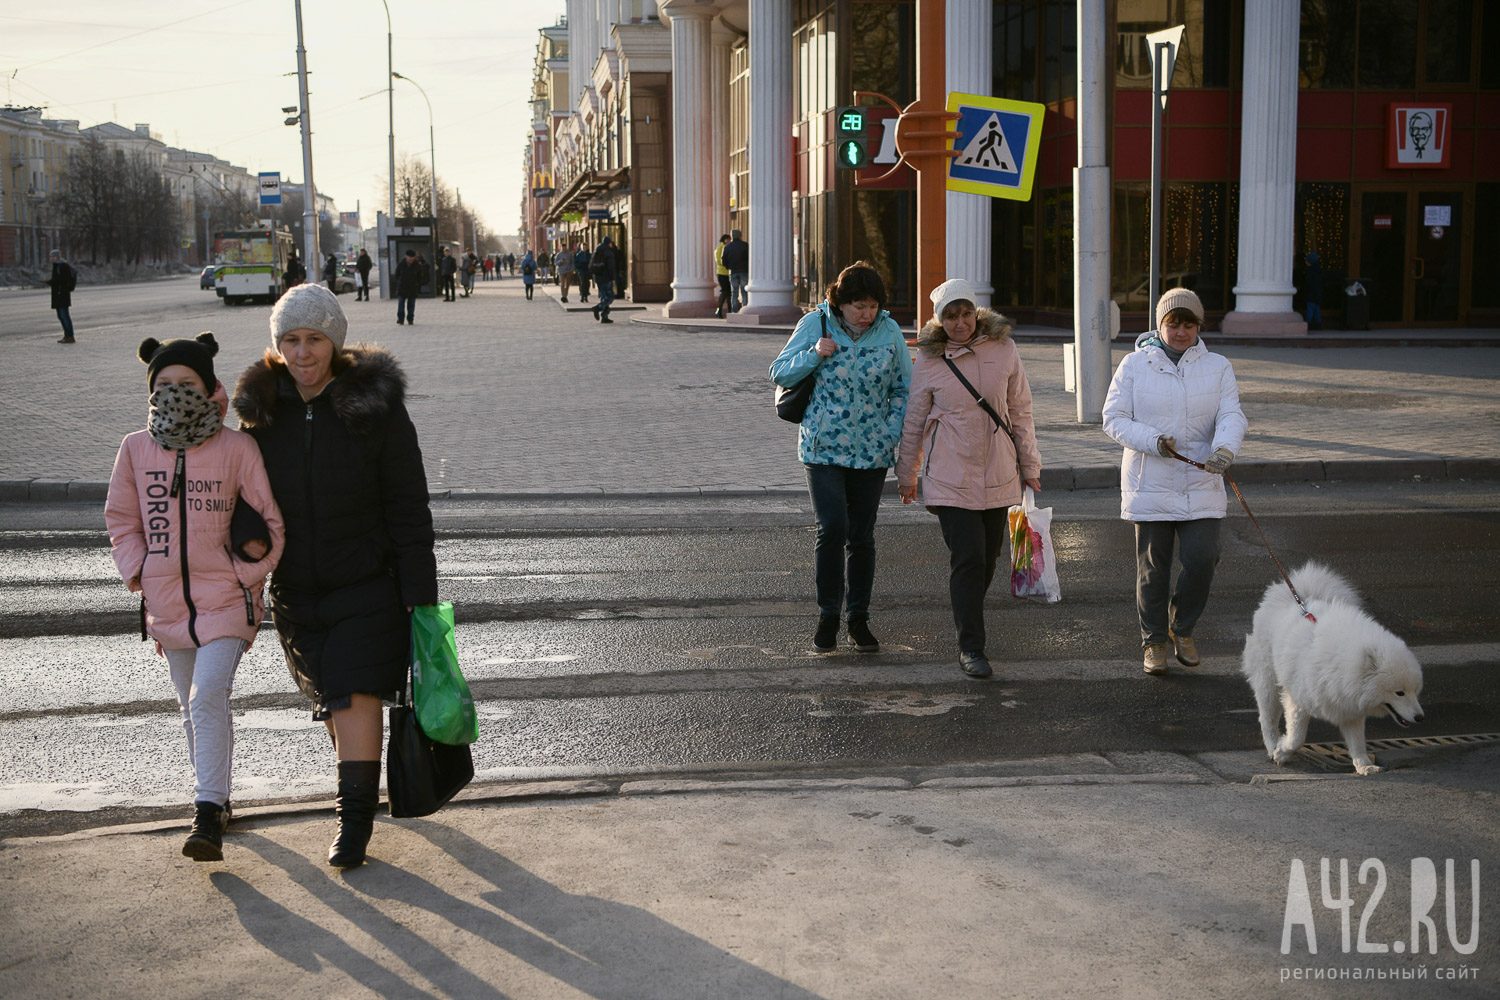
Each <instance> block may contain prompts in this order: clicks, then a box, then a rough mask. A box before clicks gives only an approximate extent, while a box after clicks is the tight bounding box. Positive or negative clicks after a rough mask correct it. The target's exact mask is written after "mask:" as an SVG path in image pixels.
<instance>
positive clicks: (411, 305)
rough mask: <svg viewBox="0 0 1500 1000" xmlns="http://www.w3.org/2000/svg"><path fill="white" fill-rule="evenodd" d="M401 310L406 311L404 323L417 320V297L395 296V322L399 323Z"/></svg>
mask: <svg viewBox="0 0 1500 1000" xmlns="http://www.w3.org/2000/svg"><path fill="white" fill-rule="evenodd" d="M402 310H405V311H406V317H405V319H406V321H407V322H408V323H410V322H411V321H412V320H414V319H416V318H417V297H416V296H415V295H398V296H396V322H397V323H399V322H401V319H402V316H401V312H402Z"/></svg>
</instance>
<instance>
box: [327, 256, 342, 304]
mask: <svg viewBox="0 0 1500 1000" xmlns="http://www.w3.org/2000/svg"><path fill="white" fill-rule="evenodd" d="M323 280H324V281H326V282H328V290H329V291H330V292H332V293H333V294H335V295H337V294H338V293H339V289H338V281H339V259H338V258H337V257H335V256H334V255H333V254H329V255H328V260H326V261H324V262H323Z"/></svg>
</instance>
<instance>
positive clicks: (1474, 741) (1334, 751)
mask: <svg viewBox="0 0 1500 1000" xmlns="http://www.w3.org/2000/svg"><path fill="white" fill-rule="evenodd" d="M1486 743H1500V733H1471V734H1469V735H1467V736H1403V737H1399V738H1397V739H1394V740H1366V741H1365V746H1367V747H1369V750H1370V753H1371V754H1372V755H1378V754H1379V753H1380V751H1382V750H1431V749H1442V748H1445V747H1474V746H1483V745H1484V744H1486ZM1297 755H1298V756H1299V757H1301V758H1302V759H1303V760H1307V761H1311V762H1312V763H1314V764H1316V765H1318V766H1319V767H1321V768H1323V769H1324V770H1327V771H1343V770H1348V769H1349V768H1352V767H1353V766H1354V762H1353V761H1352V760H1350V759H1349V748H1348V747H1346V746H1344V744H1342V743H1304V744H1303V745H1302V748H1301V749H1300V750H1298V751H1297ZM1376 763H1379V758H1378V756H1377V758H1376Z"/></svg>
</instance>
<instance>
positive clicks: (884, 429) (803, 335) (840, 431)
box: [771, 301, 911, 469]
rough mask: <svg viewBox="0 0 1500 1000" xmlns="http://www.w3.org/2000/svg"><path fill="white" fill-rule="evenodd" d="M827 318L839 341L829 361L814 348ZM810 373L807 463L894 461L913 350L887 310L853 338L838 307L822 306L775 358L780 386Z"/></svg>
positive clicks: (803, 450)
mask: <svg viewBox="0 0 1500 1000" xmlns="http://www.w3.org/2000/svg"><path fill="white" fill-rule="evenodd" d="M825 319H826V320H827V330H828V336H829V337H832V338H833V340H834V342H835V343H837V344H838V345H839V349H838V350H837V351H835V352H834V355H833V357H831V358H821V357H819V356H818V352H817V351H815V350H813V347H814V346H815V345H816V344H817V342H818V338H819V337H821V336H822V335H823V321H824V320H825ZM809 373H810V374H811V375H812V376H813V377H816V378H817V380H818V381H817V384H816V385H815V386H814V388H813V394H812V399H811V400H809V401H808V404H807V413H806V414H805V415H803V417H802V430H801V433H800V434H799V435H798V438H797V457H798V458H800V459H801V460H802V461H803V462H805V463H807V464H808V465H841V466H844V467H845V468H849V469H889V468H891V467H892V466H894V465H895V464H896V447H897V445H899V444H900V443H901V423H902V421H903V420H904V419H905V418H906V397H907V394H908V392H910V390H911V351H910V350H909V349H908V348H907V346H906V338H905V336H903V335H902V333H901V328H900V327H899V326H897V325H896V321H895V320H893V319H891V315H890V313H888V312H885V311H884V310H882V311H881V312H880V314H879V315H878V316H876V317H875V322H873V323H871V324H870V328H869V329H868V330H866V331H865V332H864V333H863V334H862V335H861V336H860V338H859V340H858V342H856V341H854V340H853V339H852V338H851V337H850V336H849V334H848V333H847V332H846V331H845V330H844V326H843V324H842V323H840V322H839V319H838V313H837V311H836V310H834V309H833V307H832V306H830V305H829V304H828V303H827V302H826V301H824V302H821V303H819V305H818V308H816V309H814V310H813V311H812V312H810V313H808V314H807V315H806V316H803V317H802V319H801V320H800V321H799V322H798V323H797V328H796V329H795V330H793V331H792V337H791V339H790V340H788V341H787V342H786V346H785V347H783V348H782V349H781V353H780V354H779V355H777V356H776V360H775V361H773V362H771V381H772V382H775V383H776V384H777V385H781V386H791V385H796V384H797V383H798V382H800V381H802V379H803V378H804V377H806V376H808V375H809Z"/></svg>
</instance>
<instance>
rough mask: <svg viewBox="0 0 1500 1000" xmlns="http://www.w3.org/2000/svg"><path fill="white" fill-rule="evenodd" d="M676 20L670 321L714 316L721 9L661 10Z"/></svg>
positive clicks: (668, 6)
mask: <svg viewBox="0 0 1500 1000" xmlns="http://www.w3.org/2000/svg"><path fill="white" fill-rule="evenodd" d="M659 9H660V11H661V13H662V14H664V15H666V16H668V17H670V18H671V19H672V301H670V302H668V303H667V304H666V305H665V306H663V307H662V315H663V316H668V317H682V316H711V315H713V311H714V305H715V302H716V298H717V296H716V295H715V290H716V289H717V287H718V282H717V280H716V279H715V278H714V273H713V270H714V238H715V236H716V235H717V234H716V233H715V232H714V228H713V227H714V217H713V210H714V205H713V197H714V193H713V178H712V175H711V171H712V169H713V157H712V156H711V155H710V156H705V155H704V151H705V150H709V149H710V145H711V143H712V141H713V121H712V115H711V113H710V112H711V111H712V110H713V109H712V108H711V107H710V102H709V90H710V70H711V65H710V64H711V62H712V46H711V44H710V32H711V27H710V22H712V21H713V19H714V17H716V16H717V15H718V13H719V8H718V6H717V5H715V4H712V3H704V2H701V0H667V2H666V3H663V4H662V5H661V7H660V8H659Z"/></svg>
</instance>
